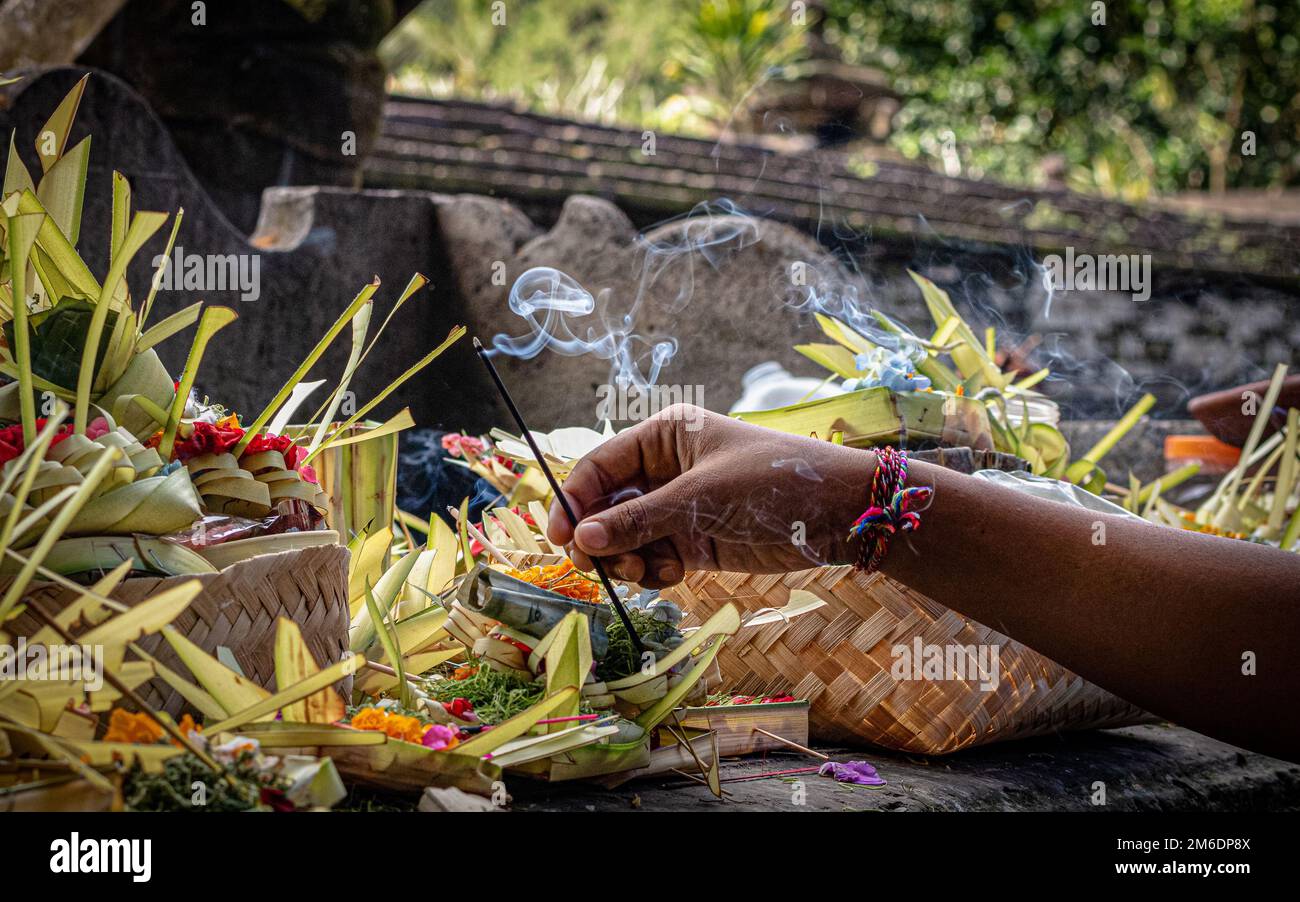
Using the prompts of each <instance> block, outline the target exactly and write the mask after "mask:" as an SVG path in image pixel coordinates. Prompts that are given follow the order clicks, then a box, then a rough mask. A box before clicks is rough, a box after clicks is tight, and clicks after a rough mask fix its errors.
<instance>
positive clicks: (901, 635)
mask: <svg viewBox="0 0 1300 902" xmlns="http://www.w3.org/2000/svg"><path fill="white" fill-rule="evenodd" d="M794 589H803V590H807V591H809V592H811V593H813V594H814V595H816V596H817V598H818V599H819V600H820V601H821V602H823V604H821V605H820V606H812V605H810V606H809V607H808V608H804V609H802V610H801V611H798V612H796V613H794V614H793V616H791V615H786V616H776V617H763V618H759V617H757V616H755V615H756V614H757V613H758V612H760V611H775V610H778V609H781V608H783V607H785V606H786V605H787V604H788V603H789V602H790V592H791V590H794ZM663 594H664V596H665V597H668V598H671V599H672V600H673V601H675V602H676V603H677V604H679V605H680V606H681V607H682V609H683V610H685V611H686V612H687V615H688V616H687V619H686V621H685V624H684V625H685V626H694V625H698V624H699V623H701V622H703V621H704V620H705V619H707V618H708V617H709V616H710V615H711V614H713V612H714V611H715V610H717V609H718V608H719V607H720V606H721V605H723V604H725V603H727V602H732V603H733V604H735V605H737V606H738V607H741V608H742V614H743V615H744V616H746V619H747V621H748V620H756V621H762V622H756V623H752V624H749V623H746V625H742V626H741V628H740V630H739V632H737V634H736V635H735V636H733V637H732V638H731V639H730V640H729V641H728V642H727V644H726V645H725V646H724V647H723V649H722V651H721V653H720V654H719V655H718V658H717V662H716V663H717V664H718V667H719V669H720V678H721V681H722V684H723V685H724V686H725V687H726V688H727V690H728V691H734V692H738V693H741V694H743V695H774V694H778V693H786V692H788V693H790V694H791V695H793V696H794V697H795V698H799V699H805V698H806V699H808V700H809V702H811V704H812V707H811V710H810V712H809V728H810V732H811V733H812V735H813V736H814V737H815V738H816V739H819V740H822V741H824V742H833V743H845V744H851V745H861V744H864V743H865V744H868V745H873V746H880V747H883V748H887V749H892V750H896V751H904V752H912V753H917V754H924V755H941V754H947V753H949V752H955V751H957V750H959V749H963V748H967V747H969V746H973V745H979V744H982V743H988V742H996V741H1002V740H1006V739H1016V738H1021V737H1025V736H1033V735H1038V734H1042V733H1049V732H1054V731H1059V730H1079V729H1089V728H1097V727H1118V726H1124V725H1127V724H1134V723H1142V722H1146V721H1150V720H1152V719H1154V718H1152V717H1151V716H1150V715H1148V714H1147V713H1146V712H1144V711H1142V710H1141V709H1140V708H1137V707H1135V706H1134V705H1131V704H1129V703H1128V702H1126V701H1123V700H1122V699H1120V698H1117V697H1116V696H1114V695H1112V694H1110V693H1109V692H1106V691H1105V690H1104V689H1101V688H1100V687H1098V686H1095V685H1093V684H1092V683H1089V682H1088V681H1086V680H1084V679H1083V678H1082V677H1080V676H1078V675H1077V674H1074V673H1072V672H1070V671H1069V670H1066V669H1065V668H1064V667H1062V666H1061V665H1059V664H1057V663H1055V662H1053V661H1051V660H1049V659H1048V658H1045V657H1043V656H1042V655H1040V654H1038V653H1037V652H1035V651H1033V650H1032V649H1030V648H1027V647H1026V646H1024V645H1023V644H1021V643H1019V642H1016V641H1014V640H1013V639H1010V638H1008V637H1007V636H1004V635H1002V634H1001V633H999V632H997V631H996V630H993V629H990V628H989V627H987V626H983V625H982V624H980V623H977V622H975V621H973V620H970V619H969V618H966V617H963V616H961V615H960V614H958V613H957V612H956V611H953V610H951V609H949V608H946V607H944V606H943V605H941V604H939V603H938V602H935V601H934V600H932V599H930V598H928V597H926V596H925V595H922V594H920V593H919V592H914V591H913V590H911V589H909V588H907V587H906V586H904V585H903V584H902V583H899V582H897V581H895V580H892V579H890V578H889V577H887V576H884V575H883V574H880V573H873V574H870V575H865V574H862V573H860V572H857V571H855V570H854V569H853V568H852V567H848V566H842V567H819V568H816V569H812V570H804V571H801V572H798V573H786V574H779V575H764V576H756V575H751V574H742V573H703V572H697V573H690V574H688V575H687V577H686V580H685V582H684V583H682V584H680V585H678V586H675V587H673V588H671V589H667V590H665V591H664V593H663ZM918 637H919V638H920V640H921V642H922V643H923V644H924V645H927V646H933V645H937V646H945V647H946V646H949V645H962V646H981V645H985V646H996V647H997V648H998V657H999V662H998V663H999V668H998V674H997V679H996V680H992V681H984V680H983V679H982V678H981V677H979V676H976V677H975V678H973V679H965V680H958V679H952V680H942V679H933V680H931V679H920V680H918V679H910V678H909V679H898V678H896V677H895V676H894V674H893V670H894V666H895V660H896V658H895V655H894V652H893V649H894V647H895V646H899V645H902V646H909V647H910V646H912V644H913V642H914V639H916V638H918ZM945 675H946V674H945ZM987 682H994V683H995V686H994V688H992V689H990V690H988V691H985V689H984V688H982V685H987Z"/></svg>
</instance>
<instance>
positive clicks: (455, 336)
mask: <svg viewBox="0 0 1300 902" xmlns="http://www.w3.org/2000/svg"><path fill="white" fill-rule="evenodd" d="M465 331H466V330H465V327H464V326H457V327H456V328H454V329H452V330H451V332H450V333H448V335H447V338H446V339H445V340H444V341H443V342H442V344H440V345H438V347H436V348H434V349H433V350H432V351H430V352H429V353H428V354H425V355H424V356H423V357H421V358H420V360H419V361H417V362H416V363H415V365H413V366H412V367H410V368H409V369H408V370H407V371H406V372H404V373H402V375H400V376H398V377H397V379H396V380H395V381H393V383H392V384H390V385H389V386H388V387H387V388H385V389H384V390H383V391H381V392H380V393H379V394H377V395H375V397H374V398H372V399H371V400H370V402H369V403H367V404H366V405H365V406H363V407H362V408H361V409H360V410H358V411H357V412H356V413H354V414H353V415H352V416H351V417H349V418H348V419H347V420H345V421H344V422H343V424H342V425H341V426H339V428H337V429H335V430H334V431H333V432H332V433H330V437H329V438H328V439H326V440H325V441H324V442H323V443H322V444H321V445H320V446H319V447H317V448H316V450H314V451H312V452H310V453H309V454H308V455H307V459H306V460H305V461H304V463H311V460H312V458H313V457H315V456H316V455H317V454H319V453H320V452H321V451H323V450H324V449H325V448H327V447H329V446H330V445H331V444H333V443H334V442H335V440H336V439H337V438H339V436H342V435H344V434H345V433H346V432H347V430H349V429H351V428H352V426H353V425H355V424H356V423H357V422H358V421H359V420H360V419H361V418H362V417H364V416H365V415H366V414H368V413H369V412H370V411H371V410H373V409H374V408H375V406H376V405H378V404H380V403H381V402H382V401H383V400H384V399H385V398H387V397H388V396H389V395H390V394H392V393H393V392H394V391H396V390H397V388H398V387H399V386H401V385H402V384H403V383H404V382H406V381H407V380H408V379H410V378H411V377H412V376H414V375H415V374H416V373H418V372H420V370H422V369H424V368H425V367H426V366H428V365H429V364H430V363H432V362H433V361H434V360H435V359H437V357H438V355H439V354H441V353H442V352H443V351H445V350H447V348H449V347H451V346H452V345H453V344H455V343H456V342H457V341H458V340H460V339H461V338H462V337H464V335H465ZM244 437H245V438H247V437H248V436H244Z"/></svg>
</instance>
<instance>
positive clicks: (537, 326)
mask: <svg viewBox="0 0 1300 902" xmlns="http://www.w3.org/2000/svg"><path fill="white" fill-rule="evenodd" d="M656 235H659V236H661V237H658V238H649V237H646V236H640V237H639V238H638V240H637V245H636V255H635V259H636V264H635V265H636V267H637V271H636V273H635V275H634V278H635V283H636V287H635V290H633V291H632V292H629V293H628V296H626V297H616V296H615V295H614V293H613V292H611V291H609V290H603V291H601V292H599V293H598V294H596V295H592V293H591V292H590V291H588V290H587V289H586V288H584V287H583V286H582V285H581V284H580V283H579V282H578V280H577V279H575V278H573V277H572V276H570V275H569V274H568V273H565V272H562V271H560V270H558V269H555V268H553V267H549V266H537V267H533V268H532V269H529V270H528V271H526V272H525V273H523V274H522V275H521V276H520V277H519V278H518V279H516V280H515V283H514V285H513V286H511V288H510V297H509V307H510V310H511V311H512V312H513V313H514V314H515V315H517V316H519V317H520V318H521V319H523V320H524V321H525V323H526V324H527V325H528V327H529V329H528V332H526V333H525V334H523V335H519V336H511V335H508V334H505V333H501V334H498V335H496V336H494V337H493V339H492V350H493V352H494V353H501V354H505V355H508V356H511V357H521V358H524V359H532V358H533V357H536V356H537V355H538V354H540V353H541V352H542V351H543V350H549V351H552V352H554V353H556V354H562V355H564V356H566V357H577V356H581V355H584V354H591V355H594V356H595V357H596V358H598V359H600V360H608V361H609V362H610V384H611V385H614V386H617V387H618V388H620V389H621V390H623V391H628V392H646V391H649V390H651V389H653V388H654V387H655V386H656V385H657V384H658V382H659V378H660V376H661V375H662V373H663V370H664V368H665V367H667V366H668V365H669V364H670V363H671V362H672V360H673V358H674V357H675V356H676V354H677V348H678V343H677V339H675V338H674V337H672V336H671V335H669V336H664V337H657V338H656V339H654V340H651V339H649V338H646V337H645V336H643V335H642V334H640V333H638V332H637V320H638V317H639V316H640V314H641V313H642V311H643V309H644V308H646V307H647V305H649V304H651V303H655V304H658V305H660V306H661V308H662V310H663V312H665V313H667V314H678V313H681V312H682V311H684V310H685V309H686V308H687V307H688V306H689V305H690V303H691V301H692V300H693V298H694V295H695V278H696V267H697V266H700V265H705V266H709V267H712V268H714V269H717V268H718V267H719V266H721V265H722V263H723V262H724V260H725V259H726V258H727V257H728V256H729V255H731V254H734V253H735V252H736V251H738V250H740V249H742V248H744V247H747V246H749V245H751V244H754V243H756V242H757V241H758V240H759V236H758V225H757V222H756V221H755V220H754V218H753V217H751V216H749V215H747V214H745V213H744V212H742V211H741V210H739V208H737V207H736V206H735V205H734V204H731V203H730V202H728V201H720V202H718V203H714V204H707V203H706V204H700V205H698V206H696V207H695V209H693V210H692V211H691V212H690V213H688V214H686V215H685V216H683V217H680V218H679V219H677V220H670V221H668V222H667V223H665V224H663V225H661V226H659V227H658V228H656ZM669 275H671V276H672V277H673V278H675V279H676V280H677V284H678V288H677V290H676V292H675V293H671V292H670V295H671V296H667V297H664V296H662V295H660V294H654V293H653V292H652V290H653V289H654V288H655V286H656V285H659V284H660V283H661V282H666V281H667V277H668V276H669Z"/></svg>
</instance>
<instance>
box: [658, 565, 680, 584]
mask: <svg viewBox="0 0 1300 902" xmlns="http://www.w3.org/2000/svg"><path fill="white" fill-rule="evenodd" d="M659 581H660V582H665V583H672V582H676V581H677V566H676V565H675V564H664V565H663V566H662V567H660V568H659Z"/></svg>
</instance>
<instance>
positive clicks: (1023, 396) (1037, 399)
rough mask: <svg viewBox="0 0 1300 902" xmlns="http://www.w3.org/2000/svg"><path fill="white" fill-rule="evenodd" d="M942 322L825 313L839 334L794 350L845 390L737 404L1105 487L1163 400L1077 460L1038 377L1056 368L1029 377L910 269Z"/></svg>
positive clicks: (829, 431)
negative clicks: (919, 324) (1121, 448)
mask: <svg viewBox="0 0 1300 902" xmlns="http://www.w3.org/2000/svg"><path fill="white" fill-rule="evenodd" d="M911 276H912V279H913V281H914V282H915V283H916V285H917V287H918V288H919V289H920V291H921V297H922V300H923V301H924V303H925V307H926V311H927V313H928V314H929V315H930V318H931V320H932V321H933V323H934V327H935V330H934V332H933V333H932V334H931V335H930V336H929V337H928V338H924V337H921V336H918V335H916V334H914V333H912V332H911V331H909V330H908V329H907V328H905V327H904V326H902V325H900V324H898V323H896V322H894V321H893V320H892V319H890V318H889V317H887V316H885V315H884V314H881V313H878V312H877V313H875V314H874V316H875V319H876V321H877V325H878V326H879V327H880V330H881V331H880V334H879V336H878V337H877V338H876V339H873V338H869V337H867V336H866V335H863V334H862V333H861V332H860V331H858V330H856V329H854V328H853V327H852V326H851V325H849V324H848V323H846V322H844V321H842V320H839V319H836V318H834V317H830V316H826V315H824V314H820V313H819V314H817V315H816V319H817V324H818V325H819V326H820V327H821V330H822V332H823V333H824V334H825V335H826V337H827V338H829V339H830V340H831V343H829V344H828V343H811V344H801V345H796V346H795V350H797V351H798V352H799V353H801V354H803V355H804V356H805V357H807V358H808V359H809V360H811V361H813V362H814V363H816V364H818V365H819V366H821V367H823V368H824V369H826V370H828V371H829V372H830V376H829V377H828V382H829V381H834V380H836V379H838V380H840V382H839V386H840V388H842V389H843V393H842V394H838V395H833V396H831V397H828V398H821V399H818V400H813V401H803V402H800V403H796V404H791V405H788V406H786V407H781V408H777V409H773V410H758V411H742V412H738V413H736V414H735V416H737V417H738V418H739V419H741V420H744V421H746V422H749V423H755V424H757V425H761V426H766V427H768V428H770V429H778V430H780V431H782V432H792V433H796V434H800V435H812V436H816V437H820V438H825V439H827V440H831V441H839V442H842V443H844V444H846V445H850V446H854V447H871V446H873V445H884V444H893V445H899V446H902V447H908V448H927V447H954V446H969V447H971V448H975V449H992V450H996V451H1001V452H1005V453H1008V454H1013V455H1016V456H1017V457H1020V458H1022V459H1023V460H1024V461H1025V462H1026V464H1027V465H1028V468H1029V470H1030V471H1031V472H1032V473H1034V474H1036V475H1039V476H1048V477H1053V478H1058V479H1060V478H1064V479H1068V480H1069V481H1071V482H1074V483H1075V484H1078V485H1082V486H1083V487H1085V488H1087V489H1089V490H1091V491H1093V492H1094V493H1097V494H1100V493H1101V492H1102V490H1103V489H1104V487H1105V485H1106V475H1105V473H1104V471H1102V469H1101V467H1100V466H1099V461H1100V460H1101V458H1102V456H1103V455H1105V454H1106V453H1107V452H1108V451H1110V450H1111V449H1112V448H1113V447H1114V446H1115V444H1116V443H1117V442H1119V440H1120V439H1122V438H1123V437H1124V435H1125V434H1127V433H1128V432H1129V430H1131V429H1132V428H1133V426H1134V425H1136V424H1137V423H1138V421H1139V420H1140V419H1141V418H1142V416H1143V415H1145V414H1146V412H1147V411H1148V410H1149V409H1150V408H1151V406H1152V405H1153V404H1154V403H1155V398H1154V397H1152V396H1151V395H1146V396H1144V397H1143V398H1142V399H1141V400H1140V401H1138V403H1137V404H1136V405H1134V407H1133V409H1131V410H1130V411H1129V412H1128V414H1127V415H1126V416H1125V417H1124V418H1123V419H1121V420H1120V421H1119V423H1117V424H1116V426H1115V428H1114V429H1112V430H1111V431H1110V433H1108V434H1107V435H1106V437H1105V438H1104V439H1103V440H1102V441H1100V442H1098V443H1097V445H1096V446H1094V447H1093V448H1092V449H1091V450H1089V451H1088V453H1087V454H1085V455H1083V457H1081V458H1080V459H1079V460H1078V461H1076V462H1074V463H1073V464H1071V463H1070V446H1069V443H1068V442H1067V441H1066V440H1065V437H1064V436H1063V435H1062V434H1061V432H1060V430H1059V429H1057V428H1056V425H1055V421H1056V419H1057V417H1058V414H1057V411H1056V406H1055V404H1053V403H1052V402H1051V401H1049V400H1048V399H1047V398H1046V397H1045V396H1044V395H1042V394H1041V393H1039V392H1037V391H1035V390H1034V387H1035V386H1037V385H1038V384H1039V383H1041V382H1042V381H1043V380H1044V379H1046V378H1048V377H1049V376H1050V375H1051V372H1050V370H1048V369H1041V370H1038V371H1037V372H1034V373H1031V374H1030V375H1027V376H1023V377H1021V376H1020V375H1019V373H1017V372H1014V371H1004V370H1003V369H1002V367H1001V366H1000V365H999V364H998V362H997V359H996V354H995V351H996V348H997V333H996V330H995V329H993V328H992V327H989V328H988V329H986V330H985V332H984V336H983V339H982V340H981V339H980V338H979V337H977V336H976V334H975V332H974V330H973V329H971V327H970V326H969V325H968V324H967V323H966V321H965V320H964V319H962V317H961V316H960V314H958V313H957V310H956V308H955V307H954V306H953V304H952V301H951V300H950V299H949V298H948V294H947V292H945V291H943V290H942V289H940V288H939V287H938V286H936V285H935V284H934V283H933V282H931V281H930V280H929V279H927V278H925V277H924V276H921V275H918V274H917V273H911Z"/></svg>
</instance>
